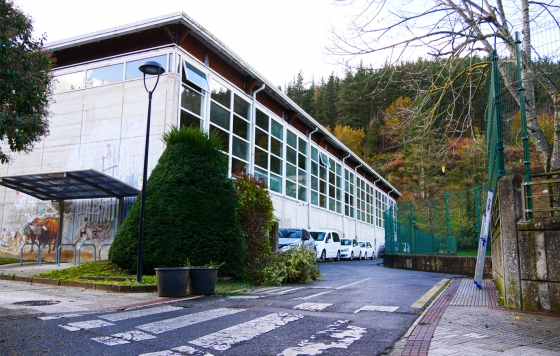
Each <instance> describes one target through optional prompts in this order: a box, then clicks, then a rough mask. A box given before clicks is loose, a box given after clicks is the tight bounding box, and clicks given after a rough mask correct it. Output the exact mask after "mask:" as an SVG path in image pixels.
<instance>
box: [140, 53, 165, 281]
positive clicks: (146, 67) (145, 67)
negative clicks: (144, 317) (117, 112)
mask: <svg viewBox="0 0 560 356" xmlns="http://www.w3.org/2000/svg"><path fill="white" fill-rule="evenodd" d="M138 70H140V71H141V72H142V73H144V88H146V91H147V92H148V98H149V100H148V123H147V125H146V147H145V151H144V173H143V175H142V207H141V208H140V236H138V266H137V267H136V271H137V273H136V281H137V282H138V283H142V265H143V263H144V256H143V254H144V216H145V215H146V186H147V185H148V145H149V143H150V114H151V112H152V93H153V92H154V90H156V87H157V85H158V83H159V76H160V75H161V74H163V73H164V72H165V69H164V68H163V67H162V66H161V65H160V64H159V63H158V62H154V61H147V62H144V63H142V64H141V65H140V67H138ZM146 74H150V75H155V74H157V80H156V84H155V85H154V88H153V89H152V90H151V91H150V90H148V87H147V86H146Z"/></svg>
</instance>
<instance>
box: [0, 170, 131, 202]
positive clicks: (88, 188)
mask: <svg viewBox="0 0 560 356" xmlns="http://www.w3.org/2000/svg"><path fill="white" fill-rule="evenodd" d="M0 185H2V186H4V187H8V188H11V189H14V190H17V191H20V192H22V193H25V194H28V195H31V196H33V197H35V198H38V199H41V200H67V199H94V198H125V197H133V196H137V195H138V194H139V193H140V191H139V190H138V189H136V188H134V187H132V186H130V185H128V184H126V183H125V182H123V181H120V180H118V179H116V178H113V177H111V176H109V175H107V174H105V173H102V172H99V171H96V170H95V169H84V170H71V171H66V172H49V173H29V174H21V175H7V176H0Z"/></svg>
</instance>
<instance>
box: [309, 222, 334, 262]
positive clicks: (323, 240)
mask: <svg viewBox="0 0 560 356" xmlns="http://www.w3.org/2000/svg"><path fill="white" fill-rule="evenodd" d="M309 233H310V234H311V237H312V238H313V240H315V249H316V250H317V258H318V259H319V260H320V261H321V262H325V260H326V259H327V258H334V259H335V260H336V261H340V236H339V235H338V232H336V231H331V230H309Z"/></svg>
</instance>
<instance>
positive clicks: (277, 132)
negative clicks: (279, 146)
mask: <svg viewBox="0 0 560 356" xmlns="http://www.w3.org/2000/svg"><path fill="white" fill-rule="evenodd" d="M283 132H284V128H283V127H282V125H281V124H279V123H278V122H276V121H275V120H270V133H272V136H274V137H276V138H277V139H279V140H280V141H282V140H283V139H284V135H283V134H282V133H283Z"/></svg>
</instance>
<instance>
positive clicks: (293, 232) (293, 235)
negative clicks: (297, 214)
mask: <svg viewBox="0 0 560 356" xmlns="http://www.w3.org/2000/svg"><path fill="white" fill-rule="evenodd" d="M278 237H279V238H281V239H300V238H301V230H299V229H280V230H279V231H278Z"/></svg>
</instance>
